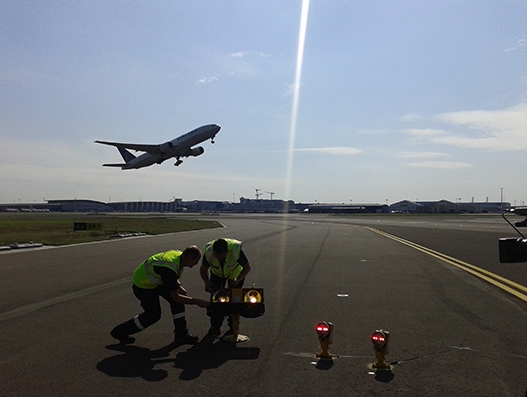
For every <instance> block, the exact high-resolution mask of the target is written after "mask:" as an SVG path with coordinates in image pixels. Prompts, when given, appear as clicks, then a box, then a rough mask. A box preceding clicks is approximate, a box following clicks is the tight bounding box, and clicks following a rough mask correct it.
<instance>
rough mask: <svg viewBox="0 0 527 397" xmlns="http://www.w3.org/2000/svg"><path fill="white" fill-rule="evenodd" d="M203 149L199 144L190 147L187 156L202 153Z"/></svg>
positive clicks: (195, 155)
mask: <svg viewBox="0 0 527 397" xmlns="http://www.w3.org/2000/svg"><path fill="white" fill-rule="evenodd" d="M204 151H205V149H203V148H202V147H201V146H198V147H195V148H192V149H190V151H189V156H194V157H198V156H200V155H202V154H203V152H204Z"/></svg>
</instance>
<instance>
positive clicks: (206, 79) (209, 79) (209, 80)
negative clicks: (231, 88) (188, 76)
mask: <svg viewBox="0 0 527 397" xmlns="http://www.w3.org/2000/svg"><path fill="white" fill-rule="evenodd" d="M218 78H219V75H218V74H217V75H215V76H212V77H202V78H201V79H199V80H198V83H199V84H207V83H212V82H214V81H218Z"/></svg>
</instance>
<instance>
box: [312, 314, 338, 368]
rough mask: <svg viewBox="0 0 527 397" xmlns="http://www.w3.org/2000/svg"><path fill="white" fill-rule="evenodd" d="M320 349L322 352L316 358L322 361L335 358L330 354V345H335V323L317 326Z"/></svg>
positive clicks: (325, 322)
mask: <svg viewBox="0 0 527 397" xmlns="http://www.w3.org/2000/svg"><path fill="white" fill-rule="evenodd" d="M315 330H316V332H317V335H318V341H319V343H320V348H321V349H322V351H321V352H320V353H317V355H316V357H318V358H322V359H332V358H333V357H334V356H333V355H332V354H330V353H329V345H331V344H332V343H333V323H331V322H329V321H323V322H320V323H318V324H317V326H316V328H315Z"/></svg>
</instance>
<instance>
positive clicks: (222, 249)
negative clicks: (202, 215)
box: [212, 238, 229, 261]
mask: <svg viewBox="0 0 527 397" xmlns="http://www.w3.org/2000/svg"><path fill="white" fill-rule="evenodd" d="M212 252H213V253H214V257H215V258H216V259H217V260H219V261H223V260H225V258H226V257H227V254H228V253H229V245H228V244H227V241H225V240H224V239H222V238H219V239H217V240H216V241H214V244H212Z"/></svg>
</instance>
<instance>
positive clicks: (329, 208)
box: [307, 204, 390, 214]
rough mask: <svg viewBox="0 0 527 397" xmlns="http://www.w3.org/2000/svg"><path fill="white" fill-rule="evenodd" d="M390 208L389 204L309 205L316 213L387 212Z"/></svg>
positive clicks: (308, 208)
mask: <svg viewBox="0 0 527 397" xmlns="http://www.w3.org/2000/svg"><path fill="white" fill-rule="evenodd" d="M389 209H390V207H389V206H388V205H387V204H353V205H352V204H311V205H309V206H308V207H307V211H308V212H310V213H314V214H316V213H327V214H387V213H388V212H389Z"/></svg>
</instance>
